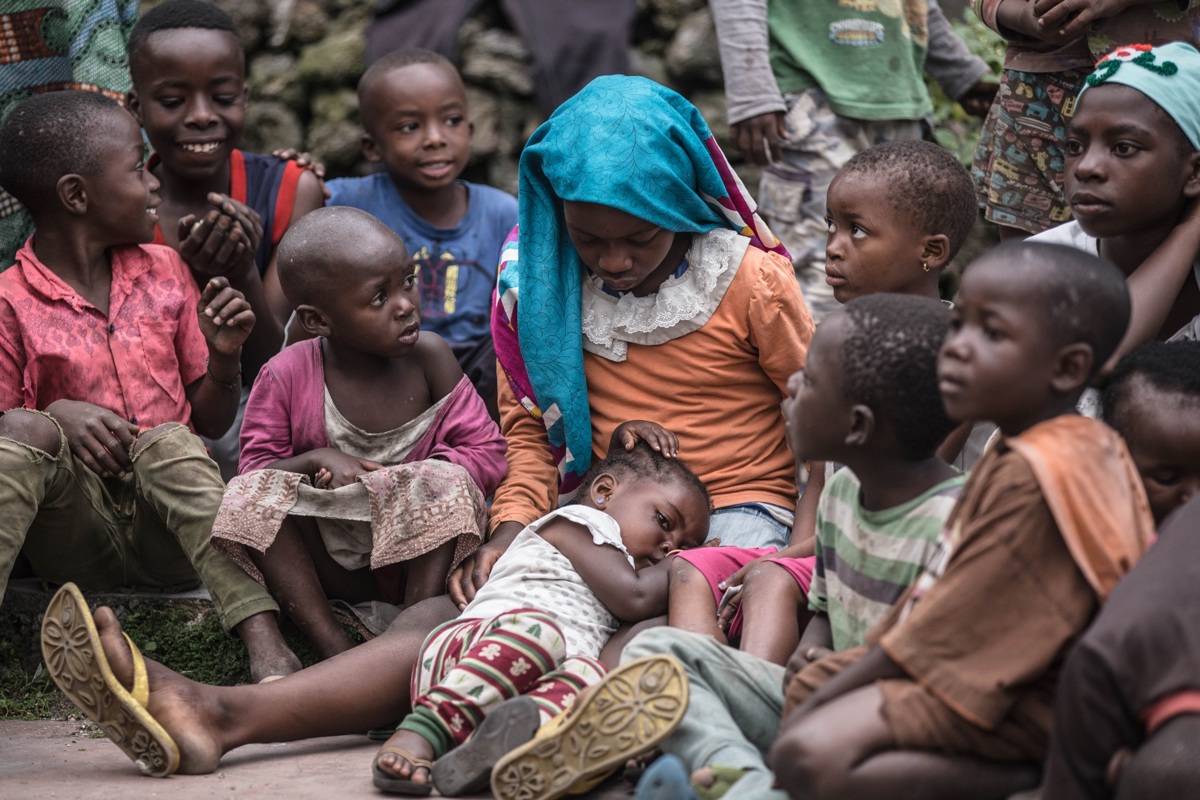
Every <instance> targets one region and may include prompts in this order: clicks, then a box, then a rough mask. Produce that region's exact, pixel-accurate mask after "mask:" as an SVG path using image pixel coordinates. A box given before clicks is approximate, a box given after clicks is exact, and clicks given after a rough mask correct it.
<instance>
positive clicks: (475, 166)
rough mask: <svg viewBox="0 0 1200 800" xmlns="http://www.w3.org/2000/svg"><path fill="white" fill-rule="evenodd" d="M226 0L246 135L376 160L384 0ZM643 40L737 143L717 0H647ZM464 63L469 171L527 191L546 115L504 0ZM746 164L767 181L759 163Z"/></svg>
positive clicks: (658, 73) (484, 8)
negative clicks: (371, 129) (379, 10)
mask: <svg viewBox="0 0 1200 800" xmlns="http://www.w3.org/2000/svg"><path fill="white" fill-rule="evenodd" d="M215 1H216V4H217V5H218V6H220V7H222V8H223V9H225V10H226V11H227V12H229V14H230V15H231V16H232V17H233V18H234V19H235V20H236V21H237V24H238V27H239V29H240V30H241V34H242V39H243V41H244V43H245V47H246V64H247V74H248V78H249V83H250V105H249V109H248V114H247V123H246V132H245V134H244V135H243V138H242V146H243V147H244V148H245V149H247V150H252V151H257V152H270V151H271V150H272V149H274V148H279V147H294V148H297V149H300V150H307V151H308V152H310V153H312V154H313V156H314V157H315V158H317V159H318V160H320V161H323V162H324V163H325V165H326V170H327V172H326V174H327V176H328V177H338V176H343V175H361V174H365V173H366V172H368V171H369V169H370V168H369V165H368V164H367V162H366V161H365V160H364V159H363V158H362V155H361V153H360V152H359V147H358V142H359V137H360V135H361V133H362V130H361V128H360V125H359V118H358V103H357V99H356V97H355V86H356V85H357V82H358V78H359V76H360V75H361V74H362V71H363V68H364V63H363V53H364V31H365V30H366V26H367V23H368V22H369V21H370V19H371V14H372V9H373V7H374V5H375V3H374V0H215ZM567 1H568V2H569V1H570V0H567ZM153 5H154V3H153V2H144V3H143V9H147V8H150V7H152V6H153ZM633 46H634V50H633V71H634V72H635V73H636V74H640V75H645V76H647V77H649V78H653V79H654V80H657V81H659V82H661V83H664V84H667V85H669V86H671V87H673V88H675V89H677V90H679V91H680V92H682V93H683V94H684V95H686V96H687V97H688V98H689V99H690V100H691V101H692V102H693V103H695V104H696V105H697V106H698V107H699V108H700V110H701V111H702V112H703V114H704V116H705V118H706V119H707V120H708V122H709V124H710V125H711V126H712V128H713V132H714V134H715V135H716V137H717V140H718V142H720V143H721V144H722V145H724V144H726V143H727V134H728V126H727V125H726V122H725V97H724V94H723V91H722V88H721V66H720V61H719V59H718V55H717V44H716V34H715V32H714V30H713V24H712V17H711V16H710V14H709V12H708V8H707V5H706V3H705V0H638V16H637V22H636V25H635V29H634V36H633ZM458 65H459V68H460V70H461V72H462V74H463V78H464V80H465V82H466V85H467V101H468V104H469V107H470V114H471V119H472V121H473V122H474V123H475V136H474V140H473V141H472V146H471V150H472V162H471V166H470V167H469V170H468V172H469V174H468V177H469V178H471V179H472V180H477V181H481V182H484V183H490V184H492V185H494V186H498V187H500V188H502V189H507V190H508V191H510V192H515V191H516V182H517V159H518V157H519V155H520V152H521V147H522V145H523V144H524V143H525V140H526V139H528V137H529V135H530V134H531V133H532V132H533V130H534V128H536V127H537V125H538V124H540V123H541V121H542V118H541V115H540V114H539V112H538V110H537V107H536V104H535V102H534V97H533V79H532V76H531V74H530V67H529V53H528V50H527V49H526V47H525V45H524V43H522V41H521V40H520V38H518V37H517V35H516V34H515V33H514V32H513V31H512V29H511V26H510V25H509V23H508V21H507V20H506V19H505V17H504V15H503V13H502V12H501V11H500V7H499V3H498V2H496V0H485V2H483V3H481V4H480V7H479V9H478V10H477V11H476V12H475V13H474V14H473V15H472V16H471V17H470V18H469V19H468V20H467V22H466V23H465V24H464V26H463V28H462V31H461V34H460V36H459V56H458ZM739 172H740V173H741V174H742V178H743V180H745V181H746V183H747V185H748V186H751V187H753V186H756V185H757V174H756V173H753V172H751V171H750V170H748V169H739Z"/></svg>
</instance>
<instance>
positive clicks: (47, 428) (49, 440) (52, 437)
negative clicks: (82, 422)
mask: <svg viewBox="0 0 1200 800" xmlns="http://www.w3.org/2000/svg"><path fill="white" fill-rule="evenodd" d="M0 436H3V437H5V438H7V439H11V440H12V441H14V442H17V443H18V444H22V445H25V446H26V447H32V448H34V449H36V450H40V451H42V452H43V453H46V454H48V455H51V456H55V457H57V456H58V455H59V454H60V453H61V451H62V442H63V439H62V429H60V428H59V427H58V423H57V422H55V421H54V420H53V419H51V418H50V417H48V416H47V415H45V414H42V413H40V412H37V411H30V410H28V409H24V408H15V409H13V410H11V411H5V412H4V414H3V415H2V416H0Z"/></svg>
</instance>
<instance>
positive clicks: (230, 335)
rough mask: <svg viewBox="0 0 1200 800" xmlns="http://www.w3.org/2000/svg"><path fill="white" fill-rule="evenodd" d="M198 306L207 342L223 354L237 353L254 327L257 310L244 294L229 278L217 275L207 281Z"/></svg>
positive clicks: (201, 328)
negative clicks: (251, 308) (253, 309)
mask: <svg viewBox="0 0 1200 800" xmlns="http://www.w3.org/2000/svg"><path fill="white" fill-rule="evenodd" d="M197 310H198V311H199V316H200V332H201V333H202V334H204V339H205V341H207V342H208V346H209V347H210V348H211V349H212V350H215V351H216V352H217V353H219V354H220V355H225V356H232V355H238V354H239V351H240V350H241V347H242V343H243V342H245V341H246V337H248V336H249V335H250V331H251V330H252V329H253V328H254V312H253V311H251V310H250V304H249V303H248V302H246V297H245V295H243V294H242V293H241V292H239V291H238V290H237V289H234V288H233V287H232V286H230V285H229V279H228V278H225V277H221V276H218V277H215V278H212V279H210V280H209V282H208V283H207V284H205V286H204V292H203V293H202V294H201V295H200V303H199V304H198V306H197Z"/></svg>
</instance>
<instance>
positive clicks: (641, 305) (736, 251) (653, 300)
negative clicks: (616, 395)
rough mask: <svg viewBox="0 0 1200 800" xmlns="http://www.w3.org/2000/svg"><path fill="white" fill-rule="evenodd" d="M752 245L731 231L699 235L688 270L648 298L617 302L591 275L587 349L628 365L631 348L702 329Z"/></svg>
mask: <svg viewBox="0 0 1200 800" xmlns="http://www.w3.org/2000/svg"><path fill="white" fill-rule="evenodd" d="M749 246H750V240H749V239H748V238H747V237H745V236H741V235H739V234H738V233H736V232H734V231H732V230H729V229H728V228H716V229H714V230H711V231H709V232H708V233H703V234H698V235H696V236H694V237H693V238H692V246H691V247H689V248H688V251H687V255H686V256H685V258H686V259H687V263H688V268H687V271H685V272H684V273H683V274H682V275H680V276H679V277H678V278H668V279H667V280H666V281H664V282H663V284H662V286H660V287H658V291H657V292H654V293H653V294H648V295H646V296H645V297H636V296H635V295H634V294H633V293H632V292H627V293H625V294H623V295H621V296H620V297H613V296H612V295H610V294H608V293H607V292H605V291H604V284H603V282H602V281H601V280H600V279H599V278H597V277H596V276H595V275H593V274H592V273H591V272H586V273H585V274H584V277H583V313H582V325H583V349H584V350H587V351H588V352H589V353H595V354H596V355H598V356H602V357H604V358H607V359H608V360H609V361H624V360H625V354H626V351H627V349H628V345H629V343H633V344H645V345H656V344H662V343H663V342H669V341H671V340H672V339H678V338H679V337H680V336H684V335H685V334H688V333H691V332H692V331H694V330H698V329H699V328H701V327H703V326H704V323H706V322H708V320H709V319H710V318H711V317H712V315H713V314H714V313H715V312H716V310H717V306H719V305H721V300H722V298H724V297H725V291H726V290H727V289H728V288H729V284H731V283H733V278H734V276H735V275H737V271H738V266H739V265H740V264H741V263H742V257H743V256H744V255H745V254H746V248H747V247H749Z"/></svg>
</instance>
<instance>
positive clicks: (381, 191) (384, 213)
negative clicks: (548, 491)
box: [328, 50, 517, 418]
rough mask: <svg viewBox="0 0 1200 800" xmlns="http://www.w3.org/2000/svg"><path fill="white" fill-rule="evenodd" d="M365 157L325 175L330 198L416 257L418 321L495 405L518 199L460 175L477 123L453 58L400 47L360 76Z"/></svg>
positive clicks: (491, 405) (490, 405) (491, 406)
mask: <svg viewBox="0 0 1200 800" xmlns="http://www.w3.org/2000/svg"><path fill="white" fill-rule="evenodd" d="M358 104H359V109H360V112H361V114H362V121H363V127H364V128H365V129H366V130H365V132H364V133H363V137H362V151H363V155H365V156H366V157H367V160H368V161H371V162H373V163H376V164H381V165H382V166H383V171H381V172H378V173H376V174H374V175H368V176H366V177H363V178H339V179H337V180H332V181H330V182H329V184H328V186H329V193H330V198H329V205H335V206H337V205H342V206H353V207H354V208H358V209H361V210H363V211H366V212H368V213H369V214H373V215H374V216H376V217H378V218H379V219H380V220H382V221H383V223H384V224H385V225H387V226H388V227H389V228H391V229H392V230H394V231H395V232H396V233H397V234H398V235H399V236H400V238H401V239H403V240H404V245H405V247H407V248H408V252H409V253H411V254H412V257H413V260H414V261H416V262H417V276H418V282H419V291H420V297H421V327H422V328H424V329H425V330H431V331H433V332H434V333H436V334H438V335H439V336H441V337H442V338H443V339H445V340H446V341H447V342H449V343H450V347H451V348H452V349H453V350H454V354H455V355H456V356H457V357H458V360H459V363H460V364H462V368H463V372H465V373H466V375H467V377H469V378H470V379H471V383H473V384H474V385H475V388H476V389H477V390H478V391H479V394H480V396H482V397H483V399H484V401H485V402H486V403H487V406H488V410H489V412H490V413H491V414H492V417H493V418H498V412H497V410H496V357H495V352H494V350H493V348H492V334H491V304H492V291H493V290H494V289H495V285H496V267H497V264H498V263H499V260H500V248H501V246H502V245H503V243H504V238H505V237H506V236H507V235H508V233H509V232H510V231H511V230H512V229H513V227H515V226H516V224H517V201H516V198H514V197H512V196H511V195H509V194H508V193H506V192H502V191H500V190H498V189H493V188H492V187H490V186H480V185H478V184H473V183H467V182H466V181H462V180H459V179H458V176H459V175H460V174H461V173H462V171H463V169H464V168H465V167H466V165H467V159H468V157H469V156H470V143H471V132H472V130H473V126H472V124H471V121H470V117H469V116H468V114H467V98H466V91H465V89H464V88H463V83H462V79H461V78H460V77H459V75H458V71H457V70H456V69H455V68H454V65H453V64H451V63H450V62H449V61H448V60H446V59H445V58H444V57H443V56H440V55H438V54H437V53H434V52H431V51H428V50H400V51H397V52H395V53H390V54H389V55H387V56H384V57H383V58H381V59H380V60H379V61H377V62H375V63H374V64H373V65H372V66H371V68H370V69H368V70H367V71H366V73H365V74H364V75H363V76H362V79H361V80H360V81H359V83H358Z"/></svg>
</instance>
